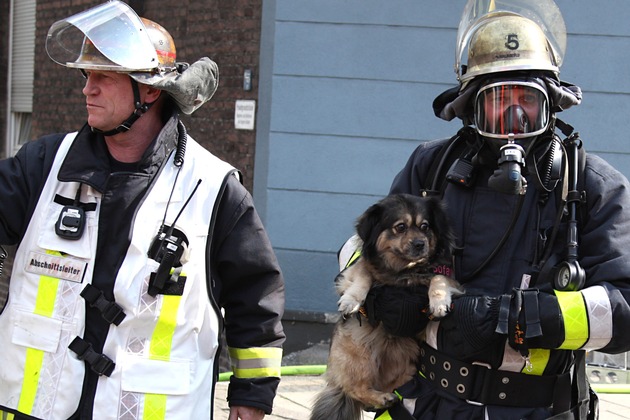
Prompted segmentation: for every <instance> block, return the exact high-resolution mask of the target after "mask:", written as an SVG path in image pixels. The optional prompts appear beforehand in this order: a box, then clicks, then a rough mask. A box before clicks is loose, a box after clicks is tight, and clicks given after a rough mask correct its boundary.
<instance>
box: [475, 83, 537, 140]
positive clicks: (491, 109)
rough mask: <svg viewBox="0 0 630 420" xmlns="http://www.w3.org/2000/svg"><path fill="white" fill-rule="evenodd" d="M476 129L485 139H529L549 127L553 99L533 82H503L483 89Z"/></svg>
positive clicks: (476, 107) (478, 97)
mask: <svg viewBox="0 0 630 420" xmlns="http://www.w3.org/2000/svg"><path fill="white" fill-rule="evenodd" d="M475 125H476V127H477V131H478V132H479V133H480V134H481V135H482V136H485V137H490V138H500V139H506V140H507V139H508V138H509V137H510V136H513V138H514V139H519V138H527V137H533V136H537V135H539V134H542V133H543V132H544V131H545V130H546V129H547V126H548V125H549V99H548V97H547V92H546V91H545V89H544V88H543V87H541V86H539V85H538V84H536V83H531V82H500V83H492V84H489V85H487V86H484V87H482V88H481V89H480V90H479V92H478V93H477V97H476V99H475Z"/></svg>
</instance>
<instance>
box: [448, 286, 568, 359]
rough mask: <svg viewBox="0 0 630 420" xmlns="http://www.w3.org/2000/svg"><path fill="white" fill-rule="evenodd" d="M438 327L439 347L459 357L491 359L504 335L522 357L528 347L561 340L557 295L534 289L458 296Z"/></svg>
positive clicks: (560, 342)
mask: <svg viewBox="0 0 630 420" xmlns="http://www.w3.org/2000/svg"><path fill="white" fill-rule="evenodd" d="M440 327H441V328H440V335H439V336H438V337H439V340H440V342H439V343H438V344H439V348H440V349H442V350H443V351H445V352H447V353H449V354H451V355H452V356H453V357H456V358H460V359H462V360H464V359H467V360H479V359H478V358H477V357H478V356H482V357H481V359H482V360H490V359H492V358H493V356H494V355H493V354H492V352H493V350H494V351H495V352H496V351H497V346H496V342H497V341H498V340H501V339H505V338H507V342H508V344H509V345H510V346H511V347H512V348H513V349H515V350H517V351H519V352H520V353H521V354H522V355H523V356H524V357H526V356H528V354H529V349H530V348H548V349H551V348H557V347H558V346H559V345H560V344H562V342H563V340H564V327H563V324H562V316H561V312H560V307H559V305H558V300H557V298H556V297H555V295H553V294H549V293H540V292H539V291H538V290H536V289H525V290H521V289H514V290H513V291H512V293H511V294H506V295H502V296H495V297H489V296H463V297H460V298H458V299H455V300H454V301H453V304H452V308H451V313H450V315H448V316H447V317H446V318H444V319H443V320H442V322H441V324H440ZM498 350H499V351H502V349H498Z"/></svg>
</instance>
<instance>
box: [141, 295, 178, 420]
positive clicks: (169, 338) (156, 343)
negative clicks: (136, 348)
mask: <svg viewBox="0 0 630 420" xmlns="http://www.w3.org/2000/svg"><path fill="white" fill-rule="evenodd" d="M181 301H182V297H181V296H171V295H162V309H161V310H160V317H159V319H158V321H157V324H156V326H155V329H154V330H153V335H152V336H151V343H150V344H149V358H150V359H153V360H165V361H166V360H170V358H171V346H172V343H173V334H174V333H175V327H176V326H177V311H178V309H179V304H180V303H181ZM142 418H143V419H144V420H163V419H165V418H166V395H164V394H146V395H145V396H144V410H143V414H142Z"/></svg>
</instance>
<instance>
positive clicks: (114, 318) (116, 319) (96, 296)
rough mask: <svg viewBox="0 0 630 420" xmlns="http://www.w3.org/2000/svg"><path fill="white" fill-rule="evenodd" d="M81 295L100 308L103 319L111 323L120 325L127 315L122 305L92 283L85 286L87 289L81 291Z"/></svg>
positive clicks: (94, 306)
mask: <svg viewBox="0 0 630 420" xmlns="http://www.w3.org/2000/svg"><path fill="white" fill-rule="evenodd" d="M81 296H82V297H83V299H85V301H86V302H87V303H89V304H90V306H91V307H93V308H96V309H98V310H99V311H100V312H101V315H102V316H103V319H105V321H107V322H109V323H110V324H114V325H119V324H120V323H121V322H122V320H123V319H125V317H126V316H127V315H126V314H125V312H123V310H122V308H121V307H120V305H118V304H117V303H116V302H112V301H111V300H109V299H107V298H106V297H105V296H103V292H102V291H100V290H99V289H98V288H96V287H94V286H92V285H91V284H88V285H86V286H85V289H83V290H82V291H81Z"/></svg>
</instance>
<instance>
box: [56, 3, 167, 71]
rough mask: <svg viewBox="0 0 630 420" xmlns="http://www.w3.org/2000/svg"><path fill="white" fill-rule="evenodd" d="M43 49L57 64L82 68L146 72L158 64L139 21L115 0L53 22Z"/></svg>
mask: <svg viewBox="0 0 630 420" xmlns="http://www.w3.org/2000/svg"><path fill="white" fill-rule="evenodd" d="M46 52H47V53H48V56H49V57H50V58H51V59H52V60H53V61H55V62H56V63H58V64H61V65H63V66H67V67H75V68H82V69H95V70H99V69H102V70H111V71H150V70H152V69H155V68H157V67H158V64H159V61H158V57H157V53H156V51H155V48H154V46H153V44H152V42H151V39H150V38H149V35H148V33H147V29H146V28H145V26H144V24H143V23H142V20H141V19H140V18H139V17H138V15H137V14H136V13H135V12H134V11H133V10H132V9H131V8H130V7H129V6H128V5H127V4H125V3H123V2H120V1H117V0H113V1H109V2H107V3H104V4H102V5H100V6H96V7H94V8H92V9H88V10H86V11H84V12H81V13H78V14H76V15H73V16H70V17H68V18H66V19H63V20H60V21H57V22H55V23H54V24H53V25H52V26H51V27H50V29H49V30H48V36H47V37H46Z"/></svg>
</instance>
